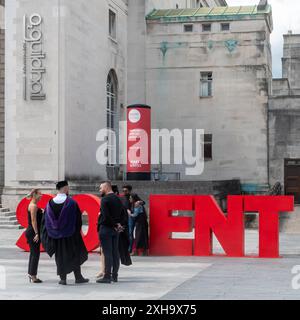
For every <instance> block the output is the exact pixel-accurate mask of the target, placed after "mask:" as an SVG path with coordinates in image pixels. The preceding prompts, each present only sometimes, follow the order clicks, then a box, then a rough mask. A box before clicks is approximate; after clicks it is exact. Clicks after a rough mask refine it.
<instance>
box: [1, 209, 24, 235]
mask: <svg viewBox="0 0 300 320" xmlns="http://www.w3.org/2000/svg"><path fill="white" fill-rule="evenodd" d="M0 229H22V227H21V226H20V224H19V222H18V220H17V218H16V213H15V212H13V211H10V209H9V208H3V207H2V205H0Z"/></svg>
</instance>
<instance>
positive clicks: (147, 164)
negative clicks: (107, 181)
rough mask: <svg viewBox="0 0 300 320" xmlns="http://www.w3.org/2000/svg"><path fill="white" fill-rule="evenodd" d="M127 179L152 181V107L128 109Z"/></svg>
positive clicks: (135, 106) (136, 106) (132, 107)
mask: <svg viewBox="0 0 300 320" xmlns="http://www.w3.org/2000/svg"><path fill="white" fill-rule="evenodd" d="M127 179H128V180H151V107H149V106H146V105H132V106H129V107H127Z"/></svg>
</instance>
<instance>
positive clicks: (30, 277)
mask: <svg viewBox="0 0 300 320" xmlns="http://www.w3.org/2000/svg"><path fill="white" fill-rule="evenodd" d="M28 278H29V282H30V283H31V282H32V283H43V281H42V280H40V279H38V278H35V279H33V278H32V276H28Z"/></svg>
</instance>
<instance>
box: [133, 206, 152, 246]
mask: <svg viewBox="0 0 300 320" xmlns="http://www.w3.org/2000/svg"><path fill="white" fill-rule="evenodd" d="M135 243H136V249H144V250H147V249H149V236H148V218H147V213H146V210H145V208H144V212H143V213H141V214H139V215H138V216H137V218H136V221H135Z"/></svg>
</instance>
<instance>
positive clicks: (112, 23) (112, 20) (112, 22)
mask: <svg viewBox="0 0 300 320" xmlns="http://www.w3.org/2000/svg"><path fill="white" fill-rule="evenodd" d="M109 35H110V37H112V38H113V39H116V38H117V30H116V14H115V12H113V11H112V10H109Z"/></svg>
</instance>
